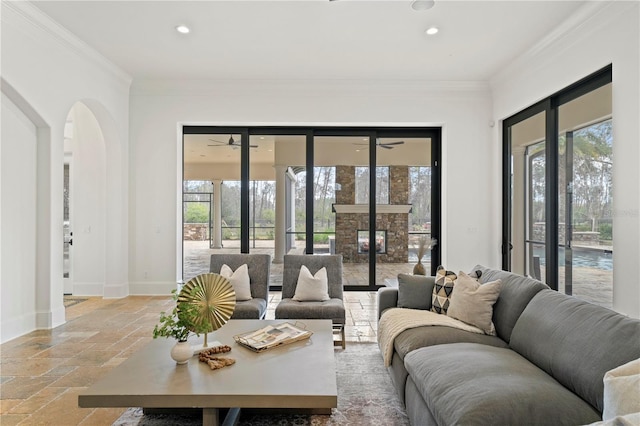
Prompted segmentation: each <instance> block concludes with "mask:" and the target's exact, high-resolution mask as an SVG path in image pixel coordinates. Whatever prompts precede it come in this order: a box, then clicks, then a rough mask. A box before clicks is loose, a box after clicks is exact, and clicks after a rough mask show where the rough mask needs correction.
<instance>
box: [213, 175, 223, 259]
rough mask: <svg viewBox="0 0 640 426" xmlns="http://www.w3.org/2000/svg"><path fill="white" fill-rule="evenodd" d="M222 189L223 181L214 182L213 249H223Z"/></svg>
mask: <svg viewBox="0 0 640 426" xmlns="http://www.w3.org/2000/svg"><path fill="white" fill-rule="evenodd" d="M221 188H222V181H221V180H214V181H213V248H217V249H219V248H222V195H221V194H220V191H221Z"/></svg>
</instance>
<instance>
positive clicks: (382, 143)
mask: <svg viewBox="0 0 640 426" xmlns="http://www.w3.org/2000/svg"><path fill="white" fill-rule="evenodd" d="M403 143H404V141H396V142H381V143H380V145H382V146H386V145H402V144H403Z"/></svg>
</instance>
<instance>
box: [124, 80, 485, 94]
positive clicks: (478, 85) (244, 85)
mask: <svg viewBox="0 0 640 426" xmlns="http://www.w3.org/2000/svg"><path fill="white" fill-rule="evenodd" d="M274 93H275V94H278V95H281V94H282V93H289V94H298V93H299V94H303V95H305V96H316V95H318V96H323V95H326V94H327V93H336V94H342V95H348V96H359V95H366V96H370V95H372V94H373V95H378V96H399V95H401V96H435V97H437V96H452V95H453V96H461V97H483V96H487V95H489V94H490V86H489V84H488V82H486V81H433V80H303V79H298V80H214V79H211V80H193V79H188V80H187V79H185V80H164V79H136V80H135V81H134V82H133V85H132V87H131V94H132V95H138V96H211V95H218V96H220V95H236V96H237V95H243V94H247V95H250V96H255V95H256V94H274Z"/></svg>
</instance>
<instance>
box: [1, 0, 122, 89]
mask: <svg viewBox="0 0 640 426" xmlns="http://www.w3.org/2000/svg"><path fill="white" fill-rule="evenodd" d="M2 7H3V9H4V10H3V13H2V21H5V22H7V12H10V13H11V12H12V13H13V14H14V15H15V16H17V17H18V19H22V20H23V21H25V22H26V23H27V24H29V25H22V26H20V29H21V30H23V31H25V32H27V33H33V34H32V35H33V36H34V39H36V40H37V39H38V38H39V37H42V33H45V34H46V35H48V36H51V38H53V39H54V40H56V41H57V42H58V43H60V44H61V45H62V46H64V47H66V48H68V49H70V50H71V51H73V52H74V53H75V54H77V55H78V56H79V57H81V58H83V59H85V60H88V61H90V62H92V63H94V64H96V65H97V66H98V67H100V68H101V69H103V70H105V71H106V72H107V73H109V74H110V75H112V76H113V77H115V78H117V79H118V80H119V81H120V82H122V83H124V84H125V85H127V86H130V85H131V82H132V80H133V79H132V77H131V76H130V75H129V74H127V72H125V71H124V70H123V69H122V68H120V67H119V66H117V65H116V64H114V63H113V62H111V61H110V60H108V59H107V58H105V57H104V56H103V55H102V54H101V53H100V52H98V51H97V50H95V49H94V48H93V47H91V46H89V45H88V44H87V43H85V42H84V41H82V40H81V39H79V38H78V37H77V36H76V35H75V34H73V33H72V32H71V31H69V30H67V29H66V28H65V27H63V26H62V25H60V24H59V23H58V22H56V21H54V20H53V19H51V18H50V17H49V16H48V15H47V14H45V13H44V12H42V11H41V10H40V9H38V8H37V7H36V6H34V5H33V4H32V3H31V2H29V1H5V0H3V1H2ZM5 8H6V9H5Z"/></svg>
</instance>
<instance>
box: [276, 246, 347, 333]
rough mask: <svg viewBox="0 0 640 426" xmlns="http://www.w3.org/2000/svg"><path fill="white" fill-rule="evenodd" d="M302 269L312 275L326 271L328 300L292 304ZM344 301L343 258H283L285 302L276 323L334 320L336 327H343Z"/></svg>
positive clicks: (338, 256)
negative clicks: (305, 269) (303, 320)
mask: <svg viewBox="0 0 640 426" xmlns="http://www.w3.org/2000/svg"><path fill="white" fill-rule="evenodd" d="M303 265H304V266H306V267H307V268H308V269H309V272H310V273H311V274H315V273H317V272H318V271H319V270H320V269H322V268H326V272H327V282H328V292H329V298H330V299H329V300H324V301H313V302H299V301H296V300H293V297H294V295H295V294H296V286H297V285H298V276H299V275H300V269H301V268H302V266H303ZM342 297H343V292H342V255H328V256H324V255H322V256H318V255H285V256H284V273H283V277H282V301H281V302H280V303H278V306H277V307H276V312H275V316H276V319H331V320H333V322H334V323H336V324H338V323H339V324H344V323H345V318H346V315H345V307H344V302H343V301H342Z"/></svg>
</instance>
